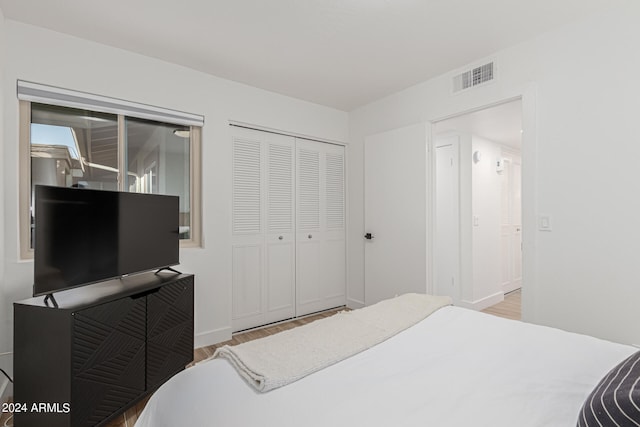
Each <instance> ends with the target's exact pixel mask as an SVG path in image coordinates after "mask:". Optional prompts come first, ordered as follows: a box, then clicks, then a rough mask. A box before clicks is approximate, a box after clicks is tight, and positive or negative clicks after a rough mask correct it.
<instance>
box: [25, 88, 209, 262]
mask: <svg viewBox="0 0 640 427" xmlns="http://www.w3.org/2000/svg"><path fill="white" fill-rule="evenodd" d="M19 92H20V86H19ZM19 96H20V95H19ZM20 122H21V123H20V143H21V157H22V159H21V202H20V203H21V230H20V234H21V253H22V256H23V258H31V257H33V247H34V242H33V223H34V218H35V215H36V214H37V213H36V212H34V211H33V204H34V200H33V190H34V187H35V185H55V186H64V187H81V188H92V189H101V190H112V191H115V190H119V191H130V192H138V193H155V194H170V195H175V196H179V198H180V218H179V224H180V231H179V232H180V238H181V246H182V247H185V246H199V245H200V215H199V209H200V194H199V176H200V170H199V157H200V135H201V131H200V129H201V128H200V127H199V126H193V125H185V124H174V123H171V122H166V121H157V120H150V119H148V118H139V117H131V116H128V115H125V114H113V113H110V112H102V111H93V110H91V109H83V108H72V107H69V106H62V105H52V104H48V103H41V102H30V101H26V100H21V101H20ZM121 170H122V171H126V173H123V174H121V173H120V171H121Z"/></svg>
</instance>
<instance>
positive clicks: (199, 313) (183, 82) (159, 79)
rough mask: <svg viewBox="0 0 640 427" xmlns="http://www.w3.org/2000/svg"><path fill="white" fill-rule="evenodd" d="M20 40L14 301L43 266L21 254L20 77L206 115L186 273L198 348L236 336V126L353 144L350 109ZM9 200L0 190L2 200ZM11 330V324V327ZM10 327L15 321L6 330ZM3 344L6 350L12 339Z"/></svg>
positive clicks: (13, 31)
mask: <svg viewBox="0 0 640 427" xmlns="http://www.w3.org/2000/svg"><path fill="white" fill-rule="evenodd" d="M5 37H6V40H8V41H10V43H7V46H6V55H4V56H3V57H2V58H3V61H4V79H3V85H2V88H3V89H4V93H5V94H6V96H5V98H4V102H3V103H2V104H3V106H4V123H5V128H4V132H3V133H2V135H3V136H4V144H3V146H2V148H3V150H4V153H3V162H4V165H3V172H2V175H3V177H4V187H3V188H4V197H0V199H2V200H3V201H4V202H5V204H6V207H7V211H6V214H5V221H4V226H5V229H6V235H5V237H6V239H5V240H4V250H5V256H4V257H3V258H4V259H5V260H6V264H5V274H4V277H5V278H6V280H5V285H4V290H5V292H6V296H7V299H6V301H4V304H3V305H2V307H0V310H2V316H3V318H5V317H10V314H8V313H11V312H12V309H11V302H13V301H15V300H19V299H22V298H26V297H29V296H30V295H31V285H32V280H33V263H32V262H28V261H21V260H19V251H18V249H19V248H18V234H17V233H18V180H17V179H16V178H17V176H18V168H17V164H18V102H17V99H16V97H15V95H14V94H15V93H16V79H22V80H27V81H33V82H38V83H43V84H48V85H53V86H59V87H63V88H69V89H74V90H79V91H84V92H90V93H96V94H100V95H106V96H111V97H115V98H121V99H126V100H131V101H135V102H141V103H145V104H150V105H157V106H161V107H166V108H172V109H176V110H181V111H187V112H192V113H197V114H202V115H204V116H205V126H204V129H203V141H202V151H203V153H202V154H203V157H202V164H203V168H202V173H203V176H202V180H203V230H204V246H205V247H204V249H188V250H182V251H181V254H180V259H181V266H180V270H182V271H185V272H193V273H195V275H196V308H195V309H196V324H195V328H196V329H195V330H196V345H197V346H200V345H205V344H209V343H213V342H217V341H220V340H224V339H228V338H230V336H231V335H230V334H231V329H230V326H231V304H230V302H231V258H230V257H231V255H230V254H231V251H230V249H231V241H230V238H231V232H230V215H231V186H230V176H231V146H230V137H229V126H228V120H237V121H242V122H247V123H253V124H258V125H263V126H267V127H270V128H275V129H281V130H286V131H290V132H296V133H299V134H305V135H310V136H315V137H318V138H326V139H331V140H337V141H346V140H347V138H348V115H347V113H345V112H342V111H338V110H334V109H331V108H326V107H322V106H318V105H315V104H311V103H308V102H304V101H300V100H295V99H292V98H288V97H285V96H281V95H277V94H274V93H270V92H267V91H263V90H259V89H255V88H252V87H249V86H246V85H242V84H238V83H234V82H231V81H228V80H223V79H219V78H216V77H212V76H210V75H206V74H204V73H200V72H196V71H193V70H190V69H187V68H184V67H180V66H177V65H173V64H169V63H166V62H163V61H159V60H156V59H152V58H148V57H145V56H141V55H138V54H133V53H130V52H127V51H124V50H120V49H115V48H112V47H108V46H104V45H100V44H96V43H93V42H90V41H87V40H82V39H78V38H74V37H71V36H68V35H64V34H61V33H56V32H52V31H49V30H45V29H42V28H38V27H33V26H29V25H24V24H21V23H17V22H14V21H11V20H7V21H6V23H5ZM1 195H2V194H1V193H0V196H1ZM2 323H3V325H2V326H3V327H4V328H5V330H6V328H7V327H8V328H9V331H11V328H12V325H11V324H10V322H2ZM6 323H8V324H6ZM3 341H4V342H0V345H1V346H2V347H0V352H1V351H3V350H6V349H10V347H11V345H10V341H7V340H3Z"/></svg>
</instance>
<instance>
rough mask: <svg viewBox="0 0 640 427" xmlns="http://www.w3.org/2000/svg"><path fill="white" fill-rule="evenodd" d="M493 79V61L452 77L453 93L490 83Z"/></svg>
mask: <svg viewBox="0 0 640 427" xmlns="http://www.w3.org/2000/svg"><path fill="white" fill-rule="evenodd" d="M494 77H495V73H494V63H493V61H491V62H489V63H488V64H484V65H480V66H479V67H475V68H473V69H471V70H468V71H465V72H464V73H461V74H457V75H455V76H453V93H456V92H460V91H463V90H465V89H470V88H472V87H475V86H478V85H481V84H483V83H487V82H490V81H491V80H493V79H494Z"/></svg>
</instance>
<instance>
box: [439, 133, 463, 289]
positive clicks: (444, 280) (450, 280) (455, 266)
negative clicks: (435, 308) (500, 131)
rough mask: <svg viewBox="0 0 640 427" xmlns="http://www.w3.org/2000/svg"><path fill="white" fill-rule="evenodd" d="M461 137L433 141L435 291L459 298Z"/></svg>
mask: <svg viewBox="0 0 640 427" xmlns="http://www.w3.org/2000/svg"><path fill="white" fill-rule="evenodd" d="M459 150H460V138H459V137H458V136H448V137H445V138H438V139H437V140H436V143H435V163H436V166H435V168H436V171H435V176H436V178H435V180H436V182H435V188H436V190H435V191H436V195H435V204H436V206H435V209H436V211H435V219H434V229H435V236H434V248H433V252H434V263H433V269H434V294H436V295H448V296H450V297H451V298H452V299H453V301H454V302H457V301H459V299H460V185H459V176H460V173H459Z"/></svg>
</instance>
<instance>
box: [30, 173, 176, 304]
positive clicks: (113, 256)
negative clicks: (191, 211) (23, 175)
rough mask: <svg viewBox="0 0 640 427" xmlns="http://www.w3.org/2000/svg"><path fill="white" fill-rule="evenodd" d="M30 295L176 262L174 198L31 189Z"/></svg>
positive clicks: (58, 189) (171, 264) (41, 187)
mask: <svg viewBox="0 0 640 427" xmlns="http://www.w3.org/2000/svg"><path fill="white" fill-rule="evenodd" d="M34 215H35V229H34V233H35V242H34V243H35V247H34V252H35V255H34V258H35V259H34V261H35V266H34V285H33V296H38V295H45V294H51V293H53V292H57V291H61V290H63V289H69V288H74V287H77V286H82V285H88V284H90V283H95V282H100V281H103V280H107V279H113V278H117V277H121V276H124V275H127V274H132V273H138V272H143V271H147V270H153V269H161V268H167V267H170V266H173V265H176V264H178V263H179V235H178V228H179V226H178V221H179V198H178V197H177V196H165V195H159V194H141V193H126V192H117V191H103V190H89V189H82V188H65V187H50V186H41V185H38V186H36V188H35V211H34Z"/></svg>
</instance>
